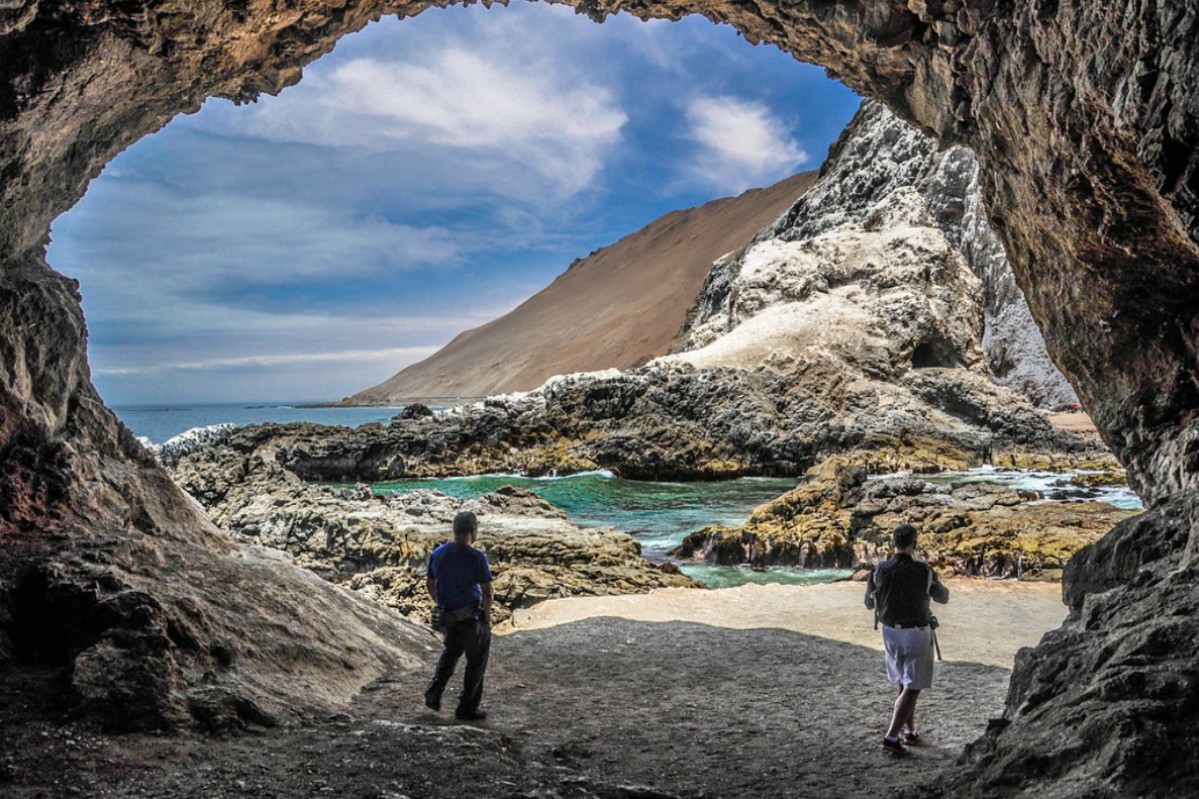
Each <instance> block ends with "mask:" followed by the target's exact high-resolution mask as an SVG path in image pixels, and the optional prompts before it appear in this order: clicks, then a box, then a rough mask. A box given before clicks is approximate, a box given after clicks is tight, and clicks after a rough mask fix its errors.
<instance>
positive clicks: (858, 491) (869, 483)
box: [675, 452, 1134, 579]
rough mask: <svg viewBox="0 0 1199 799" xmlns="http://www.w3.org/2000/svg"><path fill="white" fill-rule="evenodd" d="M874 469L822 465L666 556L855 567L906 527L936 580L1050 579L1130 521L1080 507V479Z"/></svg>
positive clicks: (844, 459)
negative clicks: (963, 477) (1026, 483)
mask: <svg viewBox="0 0 1199 799" xmlns="http://www.w3.org/2000/svg"><path fill="white" fill-rule="evenodd" d="M880 465H881V464H880V463H879V462H878V460H876V458H875V457H874V455H873V453H868V452H865V453H855V454H853V455H850V456H836V457H833V458H830V459H828V460H827V461H824V462H822V463H820V464H819V465H817V466H815V467H813V468H812V469H810V470H809V472H808V474H807V475H805V477H804V480H803V482H801V483H800V485H799V486H798V487H796V488H795V489H794V490H792V491H788V492H787V493H786V494H784V495H783V496H781V497H779V498H778V499H776V500H774V501H772V502H768V503H766V504H765V505H762V506H761V507H759V508H757V509H756V510H755V511H754V512H753V513H752V514H751V515H750V517H749V519H748V520H747V521H746V522H745V524H742V525H738V526H736V527H728V526H724V525H715V526H712V527H708V528H705V529H703V530H700V531H698V532H696V533H693V534H692V535H690V536H688V537H687V538H686V539H685V540H684V541H683V544H682V546H680V547H679V548H678V549H677V550H676V551H675V554H676V555H678V556H680V557H684V558H695V559H698V560H707V561H709V562H712V563H726V564H727V563H734V564H735V563H755V564H761V565H772V564H787V565H798V566H806V567H808V568H842V569H844V568H859V567H861V566H872V565H875V564H877V563H879V562H880V561H882V560H884V559H886V558H887V557H889V556H890V549H891V547H890V539H891V532H892V531H893V530H894V529H895V527H896V526H897V525H899V524H903V523H907V524H915V525H916V526H917V528H918V529H919V530H921V537H920V550H921V553H922V555H923V557H924V558H925V559H926V560H928V561H929V562H930V563H932V564H934V565H935V566H936V567H937V568H938V569H940V570H941V571H942V573H943V574H947V575H948V574H965V575H972V576H984V577H997V578H1016V577H1018V578H1021V579H1029V578H1032V579H1047V578H1050V579H1060V578H1061V576H1062V575H1061V572H1062V569H1063V568H1064V567H1065V565H1066V563H1067V561H1069V560H1070V558H1071V557H1072V556H1073V555H1074V554H1075V553H1076V552H1078V551H1079V550H1081V549H1082V548H1083V547H1085V546H1087V545H1089V544H1092V543H1094V542H1095V541H1097V540H1098V539H1099V538H1100V537H1101V536H1102V535H1104V534H1105V533H1107V532H1108V531H1109V530H1111V529H1112V527H1113V526H1115V525H1116V524H1117V523H1118V522H1121V521H1123V520H1124V519H1127V518H1128V517H1130V516H1132V515H1133V514H1134V512H1133V511H1128V510H1120V509H1118V508H1116V507H1114V506H1113V505H1111V504H1108V503H1104V502H1096V501H1087V500H1088V499H1089V498H1090V496H1089V495H1094V494H1095V493H1096V492H1095V491H1093V490H1092V489H1088V488H1087V487H1086V486H1085V483H1086V482H1088V481H1087V480H1086V479H1084V480H1083V481H1082V482H1083V483H1084V485H1079V484H1076V483H1074V481H1073V479H1069V478H1063V479H1061V480H1060V481H1059V482H1061V483H1062V486H1060V487H1058V488H1055V489H1053V490H1052V491H1030V490H1024V489H1015V488H1010V487H1006V486H1003V485H1000V484H996V483H993V482H987V481H977V482H970V483H964V484H961V485H949V484H947V483H934V482H930V481H929V480H927V479H925V478H922V477H921V476H919V475H913V476H891V477H881V478H879V479H871V474H872V472H877V471H879V467H880ZM1084 465H1086V466H1092V467H1100V468H1102V467H1104V466H1110V463H1109V462H1107V461H1105V460H1102V459H1101V460H1099V461H1096V462H1094V463H1090V464H1084ZM884 468H885V467H884ZM1109 475H1110V477H1108V476H1109ZM1091 476H1094V477H1107V478H1108V479H1118V476H1116V475H1112V474H1111V473H1110V472H1106V471H1098V472H1092V473H1088V474H1087V475H1080V477H1084V478H1085V477H1091Z"/></svg>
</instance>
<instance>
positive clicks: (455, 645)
mask: <svg viewBox="0 0 1199 799" xmlns="http://www.w3.org/2000/svg"><path fill="white" fill-rule="evenodd" d="M490 652H491V627H490V626H489V625H488V624H487V623H486V622H485V621H483V620H482V619H468V620H466V621H460V622H458V623H457V624H454V625H452V626H451V627H450V629H449V630H448V631H447V632H446V634H445V649H444V650H443V651H442V653H441V657H440V658H438V659H437V668H436V669H435V670H434V671H433V679H432V680H430V681H429V690H430V691H432V692H434V693H436V694H437V697H438V698H439V699H440V698H441V694H442V692H444V691H445V686H446V684H447V683H449V681H450V677H452V676H453V675H454V667H455V666H457V665H458V658H460V657H462V656H463V655H466V676H465V679H464V681H463V684H462V696H461V697H459V699H458V710H457V711H456V712H457V714H458V715H466V714H470V713H474V712H475V711H476V710H478V709H479V702H481V701H482V700H483V674H484V672H486V671H487V656H488V655H489V654H490Z"/></svg>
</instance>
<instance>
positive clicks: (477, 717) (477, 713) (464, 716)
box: [454, 710, 487, 721]
mask: <svg viewBox="0 0 1199 799" xmlns="http://www.w3.org/2000/svg"><path fill="white" fill-rule="evenodd" d="M454 717H455V718H457V719H458V720H459V721H482V720H483V719H485V718H487V711H486V710H472V711H470V712H469V713H463V712H462V711H461V710H459V711H458V712H457V713H455V714H454Z"/></svg>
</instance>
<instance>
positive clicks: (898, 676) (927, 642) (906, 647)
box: [883, 624, 933, 690]
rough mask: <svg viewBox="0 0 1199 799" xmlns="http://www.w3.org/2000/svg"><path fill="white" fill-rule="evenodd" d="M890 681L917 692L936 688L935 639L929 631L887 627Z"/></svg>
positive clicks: (884, 642)
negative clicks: (934, 682) (934, 685)
mask: <svg viewBox="0 0 1199 799" xmlns="http://www.w3.org/2000/svg"><path fill="white" fill-rule="evenodd" d="M883 648H884V649H886V651H887V679H888V680H890V681H891V682H893V683H895V684H896V685H902V686H903V687H904V688H912V689H914V690H924V689H925V688H932V687H933V636H932V631H930V630H929V629H928V628H927V627H923V628H915V629H903V630H897V629H895V628H894V627H888V626H886V625H885V624H884V625H883Z"/></svg>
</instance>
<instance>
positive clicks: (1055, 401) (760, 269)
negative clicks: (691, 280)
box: [678, 102, 1075, 407]
mask: <svg viewBox="0 0 1199 799" xmlns="http://www.w3.org/2000/svg"><path fill="white" fill-rule="evenodd" d="M900 208H903V209H905V210H904V211H903V212H900V213H898V215H900V216H903V217H905V218H903V219H894V218H893V219H890V220H888V219H886V218H885V217H886V216H888V215H890V216H892V217H894V216H896V215H897V212H898V209H900ZM901 224H906V225H907V227H908V228H909V230H908V231H906V235H907V236H910V237H911V241H910V242H909V241H905V240H904V236H905V232H900V231H898V230H897V228H898V227H899V226H900V225H901ZM863 229H864V230H863ZM841 231H846V232H851V231H855V232H857V233H858V236H859V237H862V238H870V237H869V235H868V234H869V233H870V232H874V233H877V234H879V235H877V236H875V237H874V238H875V239H876V241H875V243H874V244H873V251H871V247H870V246H869V245H867V246H866V247H862V249H863V252H862V253H860V254H856V253H855V254H854V255H849V256H847V255H845V254H842V253H839V252H834V254H833V256H832V257H831V258H830V257H829V256H825V257H824V259H823V260H824V261H825V262H826V263H828V262H830V261H846V262H849V263H851V264H854V265H855V268H851V269H850V270H848V274H846V271H847V270H846V269H845V268H844V267H842V268H840V269H838V270H837V271H838V272H840V274H836V273H834V274H825V275H813V276H811V277H808V278H807V279H806V280H804V279H803V272H804V271H807V272H811V271H812V267H813V266H815V267H816V268H817V271H819V264H818V263H817V264H812V266H808V267H807V269H806V270H804V269H803V265H801V264H794V265H791V266H790V267H789V269H787V270H786V271H791V272H798V273H799V274H794V275H791V276H788V275H787V274H786V272H785V271H782V272H781V271H780V269H779V268H777V267H775V268H773V269H771V268H769V267H767V268H764V265H763V264H762V263H761V261H762V260H763V259H764V258H766V259H773V260H776V261H778V260H785V259H786V258H788V253H794V257H803V256H801V255H800V254H801V253H804V252H805V251H806V253H807V254H806V260H809V261H813V260H817V259H818V258H819V255H818V252H819V245H818V242H821V241H827V242H829V244H828V245H826V247H825V248H826V249H828V248H829V247H832V248H834V250H835V248H836V247H837V243H838V242H839V240H840V239H842V238H844V235H845V234H843V233H841ZM938 232H939V235H938ZM863 233H866V234H867V235H866V236H864V237H863V236H862V234H863ZM839 234H840V235H839ZM850 235H852V232H851V233H850ZM805 243H807V244H806V246H805ZM859 246H861V245H859ZM950 252H957V253H960V254H961V255H962V256H963V257H964V259H965V263H966V265H967V266H968V267H969V268H970V271H971V272H973V273H974V275H975V276H976V277H977V278H978V279H979V281H980V283H981V289H982V295H983V303H984V306H983V307H984V321H983V327H982V340H981V345H982V350H983V353H984V355H985V358H986V364H987V369H988V370H989V372H990V374H991V376H992V378H993V379H994V380H995V381H996V382H998V383H999V384H1000V385H1004V386H1007V387H1009V388H1013V389H1015V390H1016V391H1019V392H1020V393H1022V394H1024V395H1025V396H1027V397H1028V398H1029V399H1031V400H1032V401H1033V402H1034V403H1036V404H1038V405H1042V406H1047V407H1058V406H1062V405H1068V404H1070V403H1072V402H1074V401H1075V396H1074V391H1073V389H1071V388H1070V386H1069V384H1068V383H1067V382H1066V378H1065V377H1064V376H1063V375H1062V374H1061V372H1059V371H1058V370H1057V368H1056V367H1055V366H1054V365H1053V363H1052V362H1051V361H1050V360H1049V355H1048V353H1047V352H1046V351H1045V344H1044V341H1043V339H1042V338H1041V333H1040V331H1039V330H1038V329H1037V327H1036V324H1035V323H1034V322H1033V319H1032V315H1031V313H1030V312H1029V310H1028V304H1027V303H1026V302H1025V300H1024V295H1023V294H1022V293H1021V292H1020V289H1019V287H1018V286H1017V285H1016V282H1015V277H1014V275H1013V274H1012V271H1011V266H1010V264H1009V263H1008V260H1007V256H1006V255H1005V253H1004V251H1003V245H1002V244H1001V243H1000V242H999V240H998V239H997V238H996V237H995V234H994V232H993V231H992V230H991V228H990V225H989V224H988V223H987V219H986V215H985V211H984V209H983V207H982V198H981V196H980V194H979V187H978V164H977V162H976V161H975V158H974V155H973V154H972V153H971V152H970V151H969V150H968V149H967V148H964V147H951V148H949V149H947V150H942V151H938V150H937V147H936V143H935V142H934V141H932V140H931V139H929V138H928V137H926V136H923V135H921V134H920V133H919V131H916V130H915V129H913V128H912V127H911V126H910V125H908V124H906V123H904V122H903V121H901V120H899V119H897V118H896V117H895V116H894V115H893V114H892V113H891V112H889V111H887V110H886V109H885V108H884V107H882V106H879V105H877V104H874V103H870V102H867V103H865V104H863V106H862V108H861V109H860V110H859V111H858V114H857V116H855V117H854V119H853V121H852V122H850V124H849V126H848V127H847V128H846V129H845V131H844V132H843V133H842V134H841V137H840V138H839V139H838V141H837V142H836V143H835V144H834V145H833V147H832V148H831V151H830V153H829V158H828V161H826V162H825V165H824V167H823V168H822V169H821V173H820V179H819V181H817V183H816V184H815V185H814V186H813V187H812V189H811V191H810V192H809V193H807V194H805V196H804V197H802V198H801V199H800V200H799V201H798V202H796V203H795V205H794V206H793V207H792V208H791V209H789V210H788V212H787V213H786V214H784V215H783V217H782V218H781V219H779V220H778V221H777V222H776V223H775V224H774V225H772V226H771V227H770V228H768V229H765V230H763V231H762V232H761V233H760V234H759V235H758V236H757V238H756V240H755V242H754V243H753V245H752V246H750V247H748V248H746V251H744V252H742V253H735V254H734V255H732V256H730V257H728V258H725V259H723V260H722V261H721V262H719V263H718V264H717V265H716V266H715V268H714V269H713V270H712V272H711V273H710V274H709V277H708V280H707V283H706V285H705V289H704V291H703V292H702V293H701V295H700V297H699V298H698V300H697V302H696V307H695V309H694V310H693V312H692V314H691V318H690V320H689V325H688V329H687V330H685V331H684V334H683V336H682V337H681V341H680V342H679V346H678V348H679V349H695V348H697V347H700V346H703V345H705V344H708V343H710V342H711V341H712V340H713V339H714V338H715V337H716V336H718V335H723V334H725V333H728V332H730V331H732V330H733V329H734V328H735V327H737V326H739V325H742V324H744V323H745V322H747V321H749V320H750V319H752V318H754V317H755V316H757V315H758V314H759V313H760V312H761V311H762V310H763V309H765V308H767V307H772V306H778V305H779V304H780V301H781V300H783V299H789V300H792V301H797V300H802V299H807V297H808V296H809V295H812V294H813V293H814V292H816V293H824V294H825V295H831V294H832V292H830V291H829V289H830V288H833V287H836V286H838V285H845V284H846V283H851V282H861V281H862V277H863V276H862V275H861V274H860V272H861V270H862V269H875V270H884V269H885V270H886V271H887V272H888V273H891V272H893V271H894V270H895V269H896V268H897V267H898V266H899V264H902V263H907V264H909V265H910V266H916V267H922V266H928V267H931V268H935V269H939V270H944V269H945V268H946V264H947V262H949V261H952V258H951V257H950V255H949V253H950ZM771 253H773V255H772V254H771ZM830 265H831V264H830ZM796 267H799V269H797V268H796ZM825 269H826V270H827V269H828V267H827V266H826V267H825ZM788 278H789V279H788ZM959 282H965V281H962V280H961V279H959ZM867 285H868V283H867ZM784 287H786V288H789V294H790V295H791V296H788V297H782V298H781V297H779V296H778V295H779V294H780V290H781V289H783V288H784ZM888 288H890V289H891V290H892V291H896V290H900V289H901V286H899V285H896V286H891V287H888ZM938 288H939V290H940V291H939V292H936V291H930V292H928V293H927V294H926V297H925V298H917V299H919V300H920V301H925V300H926V301H927V305H926V306H925V310H924V314H925V315H926V314H928V313H929V311H930V310H931V311H932V312H934V313H937V312H939V314H938V315H939V316H940V317H943V318H945V319H946V320H947V321H948V319H949V318H950V317H952V316H953V315H955V314H956V315H958V316H959V320H957V322H956V328H957V329H956V330H953V331H951V330H950V329H948V328H946V329H945V330H938V329H936V327H932V329H929V326H927V325H915V326H914V327H915V328H916V329H917V330H919V331H920V332H922V333H923V334H924V335H926V336H929V340H928V341H926V342H919V341H917V342H914V343H913V345H912V347H913V349H915V348H916V347H922V348H923V349H922V351H921V354H922V355H923V357H922V358H921V359H920V360H921V361H922V363H921V365H925V366H928V365H941V366H952V365H967V364H972V363H973V361H974V360H975V359H974V357H973V353H967V352H966V351H965V350H966V347H965V346H964V340H965V338H966V337H968V336H969V335H971V333H972V332H973V330H972V327H973V324H974V320H971V319H969V318H967V319H960V317H961V316H967V317H968V315H969V314H970V313H971V311H972V308H971V304H970V303H969V302H968V298H969V297H971V296H972V294H973V293H974V289H973V287H969V288H968V287H966V286H964V285H953V284H944V283H942V284H941V285H939V287H938ZM772 295H773V296H772ZM908 304H909V305H910V302H909V303H908ZM848 310H849V309H846V308H843V307H838V308H825V309H822V315H823V316H824V317H826V318H824V319H822V320H821V321H820V322H817V321H816V320H815V319H808V320H806V324H807V326H809V327H810V328H811V329H813V330H814V329H816V328H818V327H825V326H828V325H830V324H831V325H832V326H833V327H839V328H841V330H843V331H846V332H848V331H850V330H855V329H857V328H860V327H861V325H860V324H859V323H860V321H861V320H860V318H859V316H858V315H855V314H853V313H849V312H848ZM796 312H797V313H804V312H805V309H803V308H797V309H796ZM772 313H774V314H781V313H784V311H783V310H782V309H779V308H777V307H772ZM886 313H887V314H889V315H890V316H891V317H892V318H881V317H882V315H881V314H879V313H878V312H876V313H875V314H873V317H874V324H873V325H870V327H878V326H880V325H883V324H885V325H886V327H887V328H889V329H888V330H886V331H885V332H884V331H879V333H882V335H883V336H884V337H886V338H888V339H891V340H896V339H899V340H902V339H903V338H904V335H903V334H902V331H901V329H902V327H903V326H904V325H905V323H907V322H908V320H909V319H919V317H920V316H921V314H919V313H917V312H916V309H915V308H912V307H904V304H902V303H894V302H893V303H892V304H891V307H890V308H888V309H887V312H886ZM797 321H798V320H797ZM765 322H766V320H759V321H758V322H757V324H763V323H765ZM871 332H872V334H874V335H878V333H875V332H874V331H873V330H872V331H871ZM826 337H827V334H826ZM841 338H842V339H843V340H844V339H847V338H849V339H852V335H845V334H844V333H843V335H842V336H841ZM955 338H956V340H955ZM844 346H845V344H844V343H843V344H842V345H841V347H842V348H844Z"/></svg>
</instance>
